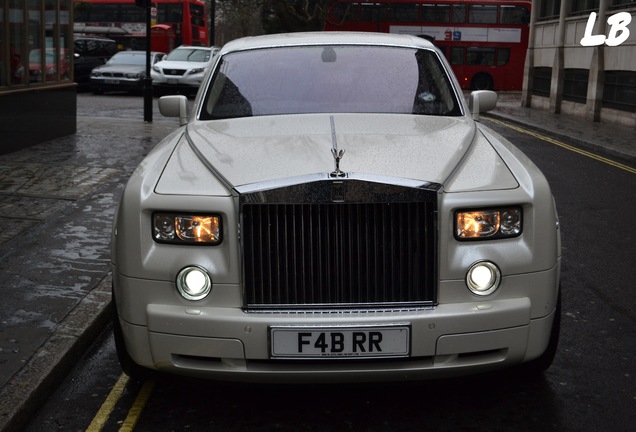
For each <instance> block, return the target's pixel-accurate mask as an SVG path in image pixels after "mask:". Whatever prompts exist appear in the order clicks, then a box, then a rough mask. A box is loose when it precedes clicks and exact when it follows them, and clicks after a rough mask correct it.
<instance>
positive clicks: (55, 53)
mask: <svg viewBox="0 0 636 432" xmlns="http://www.w3.org/2000/svg"><path fill="white" fill-rule="evenodd" d="M72 56H73V26H72V0H0V153H8V152H11V151H15V150H18V149H21V148H24V147H28V146H30V145H33V144H37V143H40V142H44V141H47V140H50V139H53V138H57V137H61V136H66V135H70V134H73V133H75V131H76V125H77V121H76V114H77V98H76V92H77V91H76V85H75V83H74V82H73V59H72Z"/></svg>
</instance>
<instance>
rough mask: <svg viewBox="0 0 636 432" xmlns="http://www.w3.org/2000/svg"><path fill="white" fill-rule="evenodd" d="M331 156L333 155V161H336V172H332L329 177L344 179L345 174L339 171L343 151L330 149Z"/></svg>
mask: <svg viewBox="0 0 636 432" xmlns="http://www.w3.org/2000/svg"><path fill="white" fill-rule="evenodd" d="M331 154H332V155H333V158H334V160H335V161H336V170H335V171H334V172H332V173H331V174H329V175H330V176H331V177H344V176H346V175H347V174H346V173H344V172H342V171H340V159H342V156H344V154H345V151H344V150H340V151H338V150H336V149H335V148H332V149H331Z"/></svg>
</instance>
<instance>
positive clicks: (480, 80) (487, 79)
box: [470, 72, 495, 90]
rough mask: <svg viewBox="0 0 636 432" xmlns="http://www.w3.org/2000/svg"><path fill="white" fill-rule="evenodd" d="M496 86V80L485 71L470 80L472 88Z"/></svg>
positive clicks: (490, 88) (486, 88) (492, 88)
mask: <svg viewBox="0 0 636 432" xmlns="http://www.w3.org/2000/svg"><path fill="white" fill-rule="evenodd" d="M494 88H495V81H494V80H493V79H492V77H491V76H490V75H488V74H487V73H485V72H480V73H478V74H475V76H474V77H473V79H472V80H471V81H470V89H471V90H494Z"/></svg>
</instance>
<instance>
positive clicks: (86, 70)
mask: <svg viewBox="0 0 636 432" xmlns="http://www.w3.org/2000/svg"><path fill="white" fill-rule="evenodd" d="M117 51H118V50H117V42H115V41H114V40H112V39H108V38H104V37H97V36H76V37H75V40H74V44H73V56H74V63H73V71H74V77H75V82H76V83H77V84H78V85H79V86H80V87H88V86H89V85H90V82H91V80H90V75H91V71H92V70H93V69H94V68H96V67H98V66H101V65H103V64H104V63H106V62H107V61H108V60H109V59H110V58H111V57H112V56H113V55H115V53H116V52H117Z"/></svg>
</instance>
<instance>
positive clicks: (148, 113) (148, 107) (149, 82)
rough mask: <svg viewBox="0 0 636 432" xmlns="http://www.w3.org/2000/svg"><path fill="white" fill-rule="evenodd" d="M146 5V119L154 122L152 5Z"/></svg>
mask: <svg viewBox="0 0 636 432" xmlns="http://www.w3.org/2000/svg"><path fill="white" fill-rule="evenodd" d="M151 6H152V5H151V4H150V3H149V4H148V5H147V6H146V76H145V77H144V121H145V122H148V123H152V77H151V76H150V51H151V47H150V39H151V37H150V7H151Z"/></svg>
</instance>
